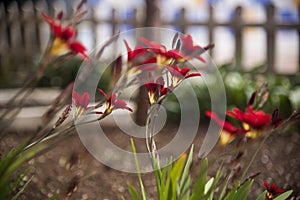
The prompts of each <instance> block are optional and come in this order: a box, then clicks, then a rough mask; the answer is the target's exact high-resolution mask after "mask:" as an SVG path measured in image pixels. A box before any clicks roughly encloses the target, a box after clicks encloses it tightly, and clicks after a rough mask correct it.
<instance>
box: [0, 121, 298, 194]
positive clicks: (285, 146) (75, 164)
mask: <svg viewBox="0 0 300 200" xmlns="http://www.w3.org/2000/svg"><path fill="white" fill-rule="evenodd" d="M174 130H175V128H172V127H168V128H167V130H166V131H164V132H163V133H159V134H158V135H157V139H156V140H157V141H159V142H158V143H160V145H163V144H164V143H167V142H168V141H169V140H170V139H171V138H172V137H173V134H172V132H176V131H174ZM105 133H106V134H107V136H108V137H109V139H110V140H111V141H113V142H115V143H116V144H122V148H123V147H125V148H126V149H130V140H129V139H130V137H129V136H127V135H124V134H122V133H120V131H119V130H118V129H116V128H113V127H106V128H105ZM23 136H24V135H23V134H21V133H10V135H9V137H7V138H5V139H3V140H2V141H1V146H0V147H1V149H0V150H1V152H5V151H7V150H8V149H9V148H10V147H12V146H14V145H16V144H18V142H20V141H21V140H22V138H24V137H23ZM202 139H203V135H202V134H201V133H199V134H198V135H197V137H196V138H195V141H194V144H195V152H197V151H199V148H200V145H201V144H202ZM259 143H260V142H259V141H256V142H252V143H250V144H248V147H247V148H246V149H247V150H246V152H245V154H244V156H243V157H242V160H241V162H240V166H241V167H243V166H245V163H246V162H247V161H246V160H247V158H249V157H250V155H251V154H252V153H253V151H254V150H255V149H256V148H257V147H258V145H259ZM135 145H136V146H137V148H139V147H141V149H143V147H144V146H145V144H144V141H143V140H135ZM299 146H300V135H299V134H298V133H293V134H289V135H285V136H282V135H274V136H271V137H269V138H268V140H267V142H266V143H265V145H264V147H263V148H262V150H261V151H260V153H259V154H258V155H257V157H256V159H255V161H254V163H253V165H252V166H251V168H250V172H249V176H251V175H253V174H256V173H258V172H260V175H259V176H257V177H256V178H255V182H254V186H253V188H252V192H251V196H250V197H249V198H248V199H255V197H257V196H258V194H260V193H261V192H262V191H263V189H264V188H263V185H262V179H265V180H267V182H269V183H270V182H274V183H276V185H278V187H279V188H280V189H285V190H289V189H293V190H294V196H298V195H299V194H300V170H299V169H300V151H299ZM229 151H230V148H229V149H223V148H221V147H218V146H216V147H215V148H214V150H213V151H212V152H211V153H210V154H209V155H208V159H209V175H211V176H213V175H214V172H215V171H216V169H217V168H218V167H219V164H220V162H219V161H220V160H222V159H220V158H224V160H225V163H226V160H227V161H228V160H229V159H230V156H228V154H227V153H226V152H229ZM28 165H29V166H30V167H31V171H32V175H33V179H32V182H31V183H30V185H29V186H28V188H27V189H26V190H25V192H24V193H23V194H22V195H21V197H20V198H19V199H20V200H29V199H37V200H44V199H48V198H49V197H51V196H52V195H53V194H55V193H60V194H61V195H60V198H59V199H76V200H77V199H83V200H84V199H100V200H115V199H122V197H124V198H125V199H130V197H129V192H128V190H127V183H131V184H133V185H134V186H136V187H137V188H138V179H137V175H136V174H130V173H124V172H120V171H116V170H114V169H111V168H109V167H107V166H105V165H103V164H101V163H100V162H99V161H97V160H96V159H95V158H93V156H91V155H90V154H89V153H88V151H87V150H86V149H85V147H84V146H83V145H82V143H81V141H80V139H79V137H78V135H77V134H76V133H75V134H73V135H72V136H70V137H69V138H67V139H65V140H64V141H61V142H60V143H59V144H57V145H56V146H54V147H53V149H52V150H51V151H48V152H46V153H45V154H43V155H41V156H39V157H36V158H34V159H33V160H31V161H30V162H29V163H28ZM200 165H201V161H200V160H198V159H197V156H196V153H195V156H194V161H193V165H192V169H191V171H192V177H195V176H196V175H197V174H198V171H199V168H200ZM226 166H227V167H229V165H226V164H225V167H226ZM142 177H143V181H144V184H145V187H146V191H147V193H148V197H149V199H156V195H155V190H156V188H155V180H154V177H153V174H152V173H148V174H143V175H142ZM297 199H298V198H297Z"/></svg>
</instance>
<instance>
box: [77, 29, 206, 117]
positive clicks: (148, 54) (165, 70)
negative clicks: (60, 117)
mask: <svg viewBox="0 0 300 200" xmlns="http://www.w3.org/2000/svg"><path fill="white" fill-rule="evenodd" d="M176 37H177V45H176V48H174V49H172V50H167V48H166V47H165V46H163V45H161V44H159V43H156V42H153V41H149V40H147V39H145V38H140V42H141V44H142V45H138V46H136V47H135V48H134V49H132V48H130V46H129V44H128V43H127V41H125V40H124V43H125V46H126V49H127V65H126V73H125V75H126V76H130V75H132V74H133V75H134V76H135V77H136V76H138V75H139V74H142V73H146V74H147V80H145V81H144V84H145V87H146V89H147V91H148V97H149V103H150V104H151V105H153V104H155V103H161V101H162V100H163V99H164V98H165V97H166V96H167V95H168V94H169V93H170V92H171V91H172V90H173V89H175V88H176V87H177V86H178V85H180V83H181V82H182V81H183V80H185V79H187V78H190V77H195V76H201V74H200V73H197V72H195V73H190V69H189V68H186V67H184V64H185V62H187V61H189V60H191V59H198V60H200V61H201V62H205V60H204V59H203V58H202V57H201V56H200V55H201V54H202V53H203V52H205V51H206V50H208V49H209V48H211V47H212V46H208V47H206V48H204V49H202V48H201V47H200V46H195V45H194V44H193V40H192V37H191V36H190V35H187V36H181V37H178V36H175V37H174V38H176ZM175 41H176V40H175ZM122 67H123V65H122V58H121V57H120V59H117V61H116V65H115V66H114V72H115V73H121V72H122V71H123V70H121V69H120V68H122ZM155 75H156V76H157V77H155V78H154V76H155ZM114 77H117V79H118V78H119V77H120V74H114ZM141 79H143V78H141ZM143 80H144V79H143ZM117 81H118V80H115V82H117ZM98 90H99V91H100V92H101V93H102V95H103V96H105V98H106V110H105V111H104V113H103V114H105V115H107V114H110V113H111V112H112V111H113V110H114V109H125V110H128V111H131V112H132V109H131V108H129V107H128V106H127V104H126V103H125V102H124V101H123V100H118V99H117V94H112V95H111V96H107V95H106V94H105V93H104V92H103V90H101V89H98ZM85 95H86V94H85V93H84V94H83V96H82V97H80V96H79V95H78V94H76V93H75V95H73V99H74V100H73V104H74V105H75V106H76V108H77V109H76V110H78V112H77V113H78V114H76V116H77V117H79V116H80V115H81V114H82V112H83V110H86V109H87V104H86V101H83V100H82V98H84V99H87V98H86V97H84V96H85Z"/></svg>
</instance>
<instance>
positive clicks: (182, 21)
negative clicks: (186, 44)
mask: <svg viewBox="0 0 300 200" xmlns="http://www.w3.org/2000/svg"><path fill="white" fill-rule="evenodd" d="M178 24H179V28H180V31H181V32H182V33H184V34H185V33H186V29H187V24H188V23H187V20H186V10H185V8H181V9H180V20H179V21H178Z"/></svg>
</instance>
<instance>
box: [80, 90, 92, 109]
mask: <svg viewBox="0 0 300 200" xmlns="http://www.w3.org/2000/svg"><path fill="white" fill-rule="evenodd" d="M89 102H90V95H89V93H87V92H85V93H83V95H82V96H81V99H80V104H81V106H82V107H83V108H87V106H88V104H89Z"/></svg>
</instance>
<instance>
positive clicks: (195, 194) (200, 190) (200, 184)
mask: <svg viewBox="0 0 300 200" xmlns="http://www.w3.org/2000/svg"><path fill="white" fill-rule="evenodd" d="M207 168H208V160H207V158H205V159H204V161H203V163H202V165H201V169H200V175H199V178H198V180H197V181H196V183H195V185H194V187H193V191H192V197H191V200H198V199H200V198H201V196H203V195H204V189H205V184H206V177H207Z"/></svg>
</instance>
